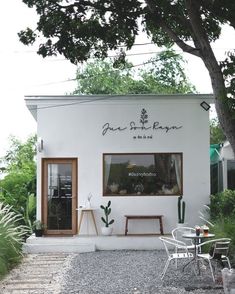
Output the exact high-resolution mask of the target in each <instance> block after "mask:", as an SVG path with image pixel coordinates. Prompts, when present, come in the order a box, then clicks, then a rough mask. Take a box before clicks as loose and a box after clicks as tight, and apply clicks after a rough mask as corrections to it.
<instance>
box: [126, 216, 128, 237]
mask: <svg viewBox="0 0 235 294" xmlns="http://www.w3.org/2000/svg"><path fill="white" fill-rule="evenodd" d="M127 232H128V217H126V226H125V236H126V235H127Z"/></svg>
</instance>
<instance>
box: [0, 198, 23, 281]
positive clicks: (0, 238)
mask: <svg viewBox="0 0 235 294" xmlns="http://www.w3.org/2000/svg"><path fill="white" fill-rule="evenodd" d="M20 222H22V216H21V215H20V214H17V213H15V212H14V211H12V207H11V206H9V205H4V204H3V203H0V278H1V277H2V276H3V275H4V274H6V273H7V271H9V270H10V269H11V268H12V266H13V265H15V264H17V263H18V262H19V261H20V259H21V257H22V244H23V240H24V236H25V235H26V234H27V233H28V230H29V228H28V227H26V226H23V225H19V223H20Z"/></svg>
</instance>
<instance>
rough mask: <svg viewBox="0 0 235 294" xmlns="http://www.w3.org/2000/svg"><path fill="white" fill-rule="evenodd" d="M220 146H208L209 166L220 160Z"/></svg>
mask: <svg viewBox="0 0 235 294" xmlns="http://www.w3.org/2000/svg"><path fill="white" fill-rule="evenodd" d="M220 149H221V144H213V145H210V161H211V164H214V163H217V162H219V160H220Z"/></svg>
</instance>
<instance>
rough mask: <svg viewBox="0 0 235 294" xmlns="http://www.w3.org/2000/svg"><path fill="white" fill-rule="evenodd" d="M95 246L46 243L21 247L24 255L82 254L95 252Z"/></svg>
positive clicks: (26, 244)
mask: <svg viewBox="0 0 235 294" xmlns="http://www.w3.org/2000/svg"><path fill="white" fill-rule="evenodd" d="M95 250H96V248H95V244H64V243H61V244H58V243H57V244H55V243H51V244H50V243H48V242H47V243H46V244H42V243H41V244H37V243H34V244H28V243H25V244H24V245H23V252H24V253H48V252H51V253H55V252H57V253H58V252H61V253H65V252H66V253H72V252H73V253H84V252H93V251H95Z"/></svg>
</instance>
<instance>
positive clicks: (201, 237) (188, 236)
mask: <svg viewBox="0 0 235 294" xmlns="http://www.w3.org/2000/svg"><path fill="white" fill-rule="evenodd" d="M182 237H183V238H186V239H192V240H193V243H194V257H193V259H191V260H190V261H189V262H188V263H186V264H185V265H184V267H183V271H184V269H185V267H186V266H188V265H189V264H190V263H192V262H194V263H195V265H196V267H197V269H198V273H199V275H200V266H199V263H198V256H197V255H198V247H197V245H198V244H200V243H202V242H203V241H202V240H204V239H207V238H214V237H215V235H214V234H210V233H208V234H200V235H199V236H197V235H196V233H189V234H183V235H182Z"/></svg>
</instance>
